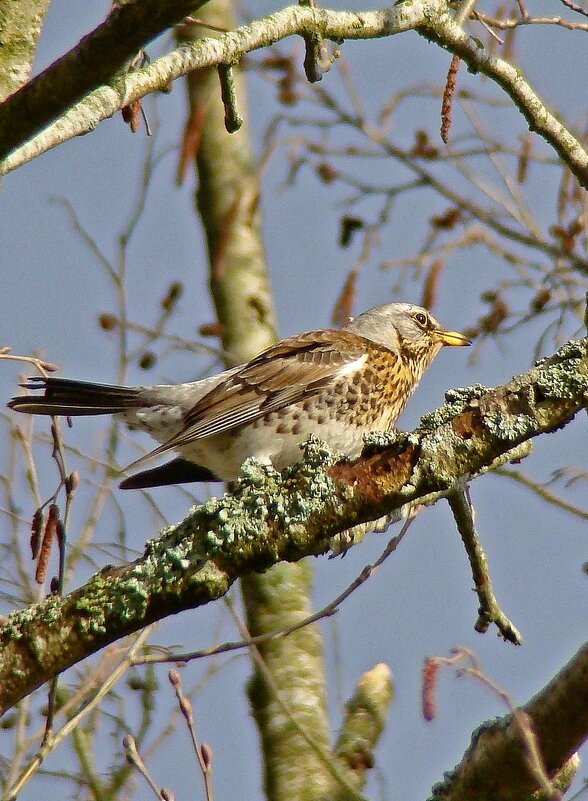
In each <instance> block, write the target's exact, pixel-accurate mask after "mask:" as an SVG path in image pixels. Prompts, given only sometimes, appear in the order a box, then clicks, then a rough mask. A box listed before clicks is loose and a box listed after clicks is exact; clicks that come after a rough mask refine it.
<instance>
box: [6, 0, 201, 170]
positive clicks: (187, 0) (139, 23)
mask: <svg viewBox="0 0 588 801" xmlns="http://www.w3.org/2000/svg"><path fill="white" fill-rule="evenodd" d="M203 2H206V0H200V2H198V0H130V2H127V3H125V4H124V5H120V6H119V7H117V8H114V9H113V11H112V12H111V13H110V14H109V16H108V18H107V19H106V20H105V21H104V22H103V23H102V24H101V25H99V26H98V27H97V28H96V29H95V30H93V31H92V32H91V33H89V34H88V35H87V36H85V37H84V38H83V39H82V40H81V41H80V42H79V44H77V45H76V46H75V47H74V48H73V49H72V50H70V51H69V52H68V53H66V54H65V55H64V56H62V57H61V58H60V59H58V60H57V61H55V62H54V63H53V64H51V66H49V67H47V69H46V70H44V71H43V72H42V73H41V74H40V75H37V76H36V77H35V78H33V80H31V81H29V83H27V84H26V85H25V86H23V87H22V88H21V89H20V90H18V91H17V92H15V93H14V94H13V95H11V96H10V97H9V98H8V99H7V100H6V101H5V102H4V103H3V104H2V105H1V106H0V158H3V157H4V156H5V155H6V154H7V153H9V152H10V151H11V150H12V149H13V148H15V147H18V145H20V144H22V143H23V142H25V141H26V140H27V139H29V137H31V136H32V135H33V134H35V133H36V132H38V131H39V130H41V129H42V128H44V127H45V126H46V125H48V124H49V123H50V122H53V120H55V119H56V118H57V117H58V116H59V115H61V114H63V113H64V112H65V111H66V110H67V109H68V108H69V107H70V106H72V105H73V104H74V103H77V102H78V101H79V100H81V98H82V97H84V95H87V94H88V93H89V92H91V91H92V90H93V89H96V87H98V86H101V85H102V84H107V83H109V82H110V81H112V80H113V79H114V77H115V76H116V74H117V73H118V72H119V71H120V70H122V69H123V67H124V66H125V64H126V62H127V61H128V59H129V58H131V57H132V56H133V55H135V53H137V51H138V50H140V49H141V48H142V47H143V46H144V45H145V44H147V43H148V42H150V41H151V40H152V39H154V38H155V37H156V36H159V35H160V34H161V33H163V32H164V31H166V30H168V29H169V28H170V27H172V26H173V25H175V24H176V23H178V22H180V21H181V20H182V19H183V18H184V17H185V16H186V15H187V14H189V13H190V12H193V11H195V9H197V8H199V7H200V6H201V5H202V4H203Z"/></svg>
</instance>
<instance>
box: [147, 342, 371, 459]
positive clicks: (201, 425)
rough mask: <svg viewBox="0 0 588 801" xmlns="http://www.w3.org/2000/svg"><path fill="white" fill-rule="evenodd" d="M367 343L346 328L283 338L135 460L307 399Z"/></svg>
mask: <svg viewBox="0 0 588 801" xmlns="http://www.w3.org/2000/svg"><path fill="white" fill-rule="evenodd" d="M371 346H372V347H373V343H371ZM367 347H368V343H367V341H366V340H365V339H364V338H363V337H360V336H358V335H357V334H353V333H351V332H349V331H337V330H328V329H327V330H321V331H310V332H308V333H306V334H299V335H297V336H294V337H290V338H289V339H284V340H282V341H281V342H279V343H278V344H277V345H274V346H272V347H270V348H268V349H267V350H265V351H263V352H262V353H260V354H259V356H257V357H256V358H255V359H253V360H252V361H250V362H248V363H247V364H245V365H243V367H241V368H240V369H239V370H238V371H237V372H236V373H234V374H233V375H231V376H230V377H229V378H228V379H226V380H225V381H223V382H222V383H221V384H218V385H217V386H216V387H215V388H214V389H213V390H211V391H210V392H208V393H207V394H206V395H204V396H203V397H202V398H201V399H200V400H199V401H198V402H197V403H196V405H195V406H194V407H193V408H192V409H191V410H190V411H189V412H188V414H187V415H186V416H185V419H184V426H183V428H182V430H181V431H179V432H178V433H177V434H176V435H174V436H173V437H171V439H169V440H167V442H164V443H163V445H161V446H159V447H158V448H156V449H155V450H154V451H151V453H149V454H147V455H146V456H144V457H142V458H141V459H140V460H139V461H140V462H143V461H144V460H146V459H150V458H151V457H153V456H157V455H159V454H161V453H165V452H167V451H170V450H173V449H175V448H181V447H182V446H185V445H188V444H189V443H190V442H193V441H194V440H196V439H202V438H204V437H209V436H212V435H214V434H220V433H222V432H225V431H230V430H231V429H234V428H237V427H239V426H242V425H246V424H248V423H252V422H253V421H254V420H257V419H259V418H260V417H263V416H264V415H266V414H268V413H270V412H276V411H279V410H280V409H283V408H284V407H286V406H289V405H290V404H293V403H296V402H298V401H301V400H304V399H305V398H308V397H311V396H312V395H314V394H316V393H317V392H319V390H321V389H322V388H323V387H325V386H327V385H328V384H330V383H331V382H334V381H335V380H336V379H337V377H338V376H340V375H342V374H345V372H346V371H349V370H351V371H353V365H354V363H356V362H357V368H359V366H360V360H361V359H362V357H363V356H365V354H366V348H367ZM135 464H136V463H135Z"/></svg>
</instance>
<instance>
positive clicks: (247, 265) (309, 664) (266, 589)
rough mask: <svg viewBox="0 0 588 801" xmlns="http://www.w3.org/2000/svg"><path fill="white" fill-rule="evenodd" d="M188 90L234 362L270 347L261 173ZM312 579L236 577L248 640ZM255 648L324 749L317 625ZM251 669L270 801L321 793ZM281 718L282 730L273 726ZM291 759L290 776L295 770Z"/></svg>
mask: <svg viewBox="0 0 588 801" xmlns="http://www.w3.org/2000/svg"><path fill="white" fill-rule="evenodd" d="M199 18H200V20H201V21H203V22H204V23H206V24H209V23H212V25H211V28H206V29H205V34H206V35H207V36H209V35H210V30H211V29H212V30H214V29H215V28H216V29H218V28H221V29H223V28H224V29H231V28H233V27H234V24H235V21H234V18H233V11H232V7H231V3H230V0H222V2H221V0H218V2H215V3H214V4H211V5H210V6H205V7H203V8H202V9H201V11H200V12H199ZM213 26H214V27H213ZM198 32H199V29H198V28H196V26H192V27H191V28H188V26H183V28H182V33H183V34H184V35H189V36H197V35H198ZM221 77H222V76H221ZM225 77H226V76H225ZM230 88H231V96H232V98H233V100H232V101H231V103H230V105H231V107H233V108H234V107H235V103H236V102H238V104H239V106H240V107H241V108H242V109H245V108H246V98H245V96H244V95H245V82H244V78H243V75H242V74H241V73H240V72H239V70H238V69H234V70H233V75H232V81H231V87H230ZM188 94H189V106H190V108H189V115H190V118H191V119H192V120H194V119H198V137H197V138H198V144H197V147H196V148H194V149H193V156H194V157H195V159H196V164H197V173H198V176H197V182H198V194H197V203H198V211H199V214H200V217H201V220H202V223H203V226H204V230H205V235H206V241H207V245H208V254H209V260H210V274H209V282H210V289H211V293H212V298H213V301H214V306H215V309H216V313H217V316H218V321H219V332H220V336H221V339H222V345H223V348H224V350H225V351H226V352H228V353H229V354H230V356H231V361H233V362H234V363H239V362H243V361H245V360H247V359H249V358H251V357H253V356H254V355H256V354H257V353H259V351H260V350H262V349H263V348H265V347H267V346H268V345H270V344H271V343H272V342H274V341H275V329H274V325H275V322H274V312H273V301H272V298H271V293H270V288H269V281H268V275H267V268H266V264H265V256H264V250H263V243H262V238H261V219H260V211H259V194H260V187H259V176H258V171H257V168H256V165H255V163H254V161H253V158H252V154H251V145H250V141H249V132H248V126H247V121H246V120H245V122H244V123H243V125H242V126H241V128H240V130H238V131H237V132H236V133H232V134H231V135H229V134H228V133H227V131H226V129H225V109H226V108H227V106H226V100H227V94H226V91H225V96H224V100H225V106H223V102H222V100H221V93H220V91H219V75H218V74H217V70H215V69H211V70H200V71H198V72H196V73H192V74H191V75H190V76H189V77H188ZM191 136H192V135H191ZM193 138H194V137H193V136H192V139H193ZM184 167H185V165H184ZM311 575H312V570H311V566H310V564H309V563H308V562H306V563H305V562H300V563H298V564H280V565H277V566H275V567H274V568H272V569H271V570H270V571H268V572H267V573H265V574H263V575H252V576H249V577H247V578H246V579H243V580H242V582H241V589H242V593H243V602H244V606H245V613H246V618H247V628H248V629H249V630H250V631H251V633H252V635H253V636H259V635H263V634H264V633H266V632H269V631H274V630H276V629H281V628H284V627H288V626H290V625H292V624H293V623H297V622H298V621H299V620H300V619H302V618H305V617H307V616H308V615H309V614H310V612H311V606H310V601H309V591H310V584H311ZM259 652H260V656H261V659H262V660H263V662H264V663H265V665H266V667H267V674H268V675H271V676H272V677H273V681H274V682H275V685H276V687H277V688H278V690H279V699H280V700H281V701H282V702H283V703H284V704H285V706H286V707H287V708H288V710H290V712H291V715H292V718H291V720H292V719H293V721H294V722H295V723H296V724H297V725H298V726H299V727H300V730H303V731H309V732H312V736H313V738H314V744H315V746H317V748H318V752H321V751H323V752H329V740H330V737H329V726H328V721H327V715H326V708H325V687H324V681H325V680H324V666H323V661H322V644H321V636H320V633H319V630H318V628H317V626H316V625H311V626H308V627H306V628H304V629H303V630H300V631H296V632H295V633H293V634H291V635H290V636H289V637H285V638H279V639H274V640H271V639H270V640H268V641H266V642H264V643H263V644H261V645H260V647H259ZM253 669H254V675H253V678H252V680H251V681H250V683H249V699H250V703H251V706H252V711H253V716H254V718H255V721H256V723H257V726H258V729H259V734H260V739H261V747H262V752H263V753H262V758H263V762H264V772H265V787H266V793H267V797H268V798H270V799H278V798H288V799H289V800H290V801H296V799H300V798H302V797H303V795H304V793H305V792H306V793H307V791H308V781H309V777H312V781H313V786H314V788H315V789H317V788H318V789H317V794H320V793H318V791H319V790H320V789H321V788H322V790H324V791H326V790H327V789H328V788H330V787H331V784H332V781H333V778H332V775H331V773H330V772H329V771H328V770H327V769H326V767H325V764H324V763H322V762H321V760H320V759H319V757H318V756H317V749H316V748H312V747H310V745H309V743H308V742H307V741H305V739H304V738H303V737H302V736H301V735H300V731H299V730H297V729H296V727H293V726H292V725H291V723H289V722H288V721H287V720H284V714H283V710H282V708H281V707H280V705H279V704H280V700H279V699H278V698H277V697H276V694H275V693H274V692H273V691H272V690H271V689H270V688H269V687H268V685H267V682H266V679H265V678H264V671H262V670H261V669H260V668H259V666H256V665H255V664H254V666H253ZM279 720H284V724H283V725H280V726H276V721H279ZM329 753H330V752H329ZM294 760H295V762H296V770H292V764H293V763H294Z"/></svg>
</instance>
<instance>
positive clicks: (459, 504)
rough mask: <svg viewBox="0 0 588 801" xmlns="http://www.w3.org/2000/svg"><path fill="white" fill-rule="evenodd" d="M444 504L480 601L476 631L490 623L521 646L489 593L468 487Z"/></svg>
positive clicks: (483, 557)
mask: <svg viewBox="0 0 588 801" xmlns="http://www.w3.org/2000/svg"><path fill="white" fill-rule="evenodd" d="M447 501H448V502H449V505H450V507H451V511H452V512H453V516H454V518H455V522H456V524H457V528H458V531H459V533H460V535H461V539H462V541H463V544H464V547H465V549H466V553H467V555H468V559H469V561H470V567H471V569H472V577H473V579H474V586H475V589H476V593H477V595H478V600H479V601H480V609H479V610H478V619H477V621H476V624H475V626H474V628H475V630H476V631H479V632H480V633H484V632H486V631H487V630H488V627H489V625H490V623H494V624H495V626H496V627H497V629H498V631H499V632H500V633H501V635H502V636H503V637H504V639H505V640H508V641H509V642H512V643H514V644H515V645H520V644H521V642H522V637H521V635H520V633H519V631H518V629H517V628H516V627H515V626H514V624H513V623H512V622H511V621H510V620H509V618H508V617H507V616H506V615H505V614H504V612H503V611H502V610H501V608H500V606H499V605H498V601H497V600H496V597H495V595H494V592H493V590H492V582H491V581H490V574H489V573H488V562H487V560H486V554H485V553H484V550H483V548H482V545H481V543H480V540H479V537H478V533H477V531H476V524H475V521H474V510H473V508H472V504H471V500H470V497H469V493H468V490H467V487H459V488H457V489H455V490H453V491H452V492H451V493H450V494H449V495H448V496H447Z"/></svg>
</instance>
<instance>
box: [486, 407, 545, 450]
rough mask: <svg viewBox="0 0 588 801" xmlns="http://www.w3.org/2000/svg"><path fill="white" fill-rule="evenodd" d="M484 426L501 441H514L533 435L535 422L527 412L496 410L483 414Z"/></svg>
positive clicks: (535, 428) (535, 426)
mask: <svg viewBox="0 0 588 801" xmlns="http://www.w3.org/2000/svg"><path fill="white" fill-rule="evenodd" d="M484 428H485V429H486V430H487V431H488V432H489V433H490V434H492V435H493V436H495V437H496V438H497V439H499V440H500V441H501V442H514V441H516V440H520V439H524V438H526V437H528V436H533V434H535V433H536V430H537V424H536V422H535V418H534V417H532V416H531V415H529V414H503V413H502V412H501V411H497V412H492V413H489V414H486V415H484Z"/></svg>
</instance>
